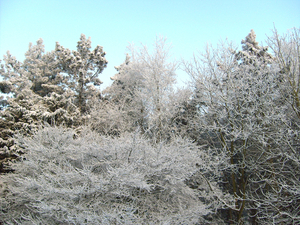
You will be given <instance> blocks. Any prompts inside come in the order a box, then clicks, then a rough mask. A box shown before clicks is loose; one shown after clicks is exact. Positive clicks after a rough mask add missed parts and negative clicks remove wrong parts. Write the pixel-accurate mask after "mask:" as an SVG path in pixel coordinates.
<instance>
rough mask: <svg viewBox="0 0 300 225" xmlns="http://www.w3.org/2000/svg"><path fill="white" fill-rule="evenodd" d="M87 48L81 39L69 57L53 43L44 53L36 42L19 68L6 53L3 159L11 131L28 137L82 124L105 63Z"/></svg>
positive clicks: (97, 51)
mask: <svg viewBox="0 0 300 225" xmlns="http://www.w3.org/2000/svg"><path fill="white" fill-rule="evenodd" d="M90 44H91V42H90V39H89V40H86V39H85V37H84V35H82V36H81V39H80V41H79V42H78V45H77V51H73V52H72V53H71V51H70V50H69V49H64V48H63V47H62V46H60V45H59V44H58V43H57V45H56V50H55V51H51V52H46V53H45V50H44V45H43V40H42V39H39V40H38V41H37V43H36V45H32V44H31V43H30V44H29V49H28V51H27V52H26V53H25V60H24V61H23V62H19V61H18V60H16V58H15V57H13V56H11V54H10V53H9V52H8V53H7V55H6V56H4V60H3V62H4V63H2V64H1V69H0V75H1V77H2V79H3V80H2V81H1V82H0V91H1V92H2V93H3V94H6V99H3V97H2V103H3V105H2V107H1V108H2V110H1V112H0V114H1V115H0V117H1V121H0V122H1V124H0V127H1V139H0V147H1V148H4V147H5V148H4V149H2V150H1V152H3V154H2V153H1V155H5V157H4V158H5V159H6V158H7V155H8V153H7V152H9V149H10V148H11V146H13V135H14V134H15V132H16V131H18V132H24V133H27V134H32V133H33V132H34V131H35V130H36V128H37V127H38V126H39V125H40V124H41V123H45V122H46V123H49V124H53V125H54V124H56V125H64V126H67V127H78V126H80V125H81V124H82V123H83V121H84V118H83V112H86V111H87V110H88V105H89V104H91V102H92V101H93V100H95V101H97V100H99V96H100V91H99V90H98V89H97V88H95V85H100V83H101V82H100V80H99V79H98V78H97V76H98V75H99V73H101V72H102V70H103V68H104V67H105V66H106V63H107V61H106V59H105V58H104V55H105V52H103V50H102V47H100V46H97V47H96V48H95V50H94V51H90V50H89V48H90ZM68 54H69V55H68ZM81 59H82V60H81ZM91 82H93V84H90V83H91ZM1 158H2V156H1Z"/></svg>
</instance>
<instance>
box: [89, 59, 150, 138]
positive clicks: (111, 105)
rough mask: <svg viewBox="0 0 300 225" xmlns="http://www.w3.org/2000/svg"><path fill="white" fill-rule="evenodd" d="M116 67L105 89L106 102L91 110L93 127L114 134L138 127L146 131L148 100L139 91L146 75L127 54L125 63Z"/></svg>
mask: <svg viewBox="0 0 300 225" xmlns="http://www.w3.org/2000/svg"><path fill="white" fill-rule="evenodd" d="M115 69H116V70H117V71H118V73H117V74H115V75H114V76H112V77H111V80H113V83H112V85H111V86H109V87H107V88H106V89H105V90H104V91H103V95H104V98H103V102H102V103H101V104H96V105H94V109H93V110H92V112H91V120H92V124H93V127H94V129H96V130H98V131H100V132H101V133H106V134H113V135H120V134H121V133H123V132H132V131H135V130H136V129H137V128H139V129H140V131H141V132H142V133H144V132H145V129H146V126H147V124H146V122H145V120H146V112H145V105H144V101H145V100H143V99H141V98H140V96H139V90H141V89H142V88H143V87H144V84H143V77H142V76H141V74H140V71H139V69H138V68H136V64H135V63H134V62H131V61H130V56H129V55H128V54H127V56H126V59H125V62H124V63H122V64H121V65H120V66H116V67H115Z"/></svg>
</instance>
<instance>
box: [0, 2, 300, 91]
mask: <svg viewBox="0 0 300 225" xmlns="http://www.w3.org/2000/svg"><path fill="white" fill-rule="evenodd" d="M274 25H275V27H276V29H277V30H278V32H279V33H280V34H283V33H285V32H287V30H288V29H290V28H293V27H297V28H299V27H300V0H251V1H248V0H239V1H237V0H151V1H150V0H126V1H125V0H105V1H102V0H72V1H70V0H0V59H3V55H5V54H6V52H7V51H8V50H9V51H10V53H11V54H12V55H13V56H15V57H16V58H17V59H18V60H20V61H23V60H24V58H25V56H24V54H25V52H26V51H27V50H28V45H29V43H30V42H31V43H33V44H35V43H36V41H37V40H38V39H39V38H42V39H43V41H44V45H45V50H46V51H52V50H54V48H55V43H56V42H59V43H60V44H61V45H62V46H64V47H65V48H69V49H71V50H76V45H77V41H79V38H80V35H81V34H82V33H83V34H85V35H86V36H87V37H91V40H92V48H95V47H96V46H97V45H100V46H103V48H104V51H106V53H107V55H106V59H107V60H108V66H107V68H106V69H105V70H104V71H103V73H102V74H101V75H100V77H99V78H100V79H101V81H103V82H104V83H103V85H102V88H101V89H104V88H105V87H107V86H108V85H110V84H111V80H110V77H111V76H113V75H114V74H115V73H116V70H115V69H114V66H118V65H120V64H121V63H123V62H124V60H125V56H126V53H128V50H127V46H128V45H129V44H130V43H131V44H132V43H133V44H135V45H136V46H140V45H141V44H144V45H147V46H148V47H149V48H150V49H151V46H152V45H153V44H154V42H155V39H156V37H157V36H159V35H161V36H163V37H166V38H167V40H168V43H169V44H171V45H172V49H171V54H172V57H173V59H174V60H175V59H176V60H181V59H184V60H189V59H191V57H192V56H193V53H196V52H197V51H202V50H203V49H204V47H205V46H206V44H207V43H210V44H212V45H216V44H217V43H218V42H219V41H220V40H225V39H226V38H228V40H230V41H233V42H235V43H236V44H240V42H241V40H242V39H244V38H245V37H246V36H247V35H248V33H249V32H250V30H251V29H253V30H254V31H255V33H256V36H257V41H258V42H259V43H263V42H264V40H266V37H267V36H271V35H272V29H273V28H274ZM266 35H267V36H266ZM187 78H188V77H187V75H186V74H185V73H183V72H182V71H178V85H184V82H185V81H186V80H187Z"/></svg>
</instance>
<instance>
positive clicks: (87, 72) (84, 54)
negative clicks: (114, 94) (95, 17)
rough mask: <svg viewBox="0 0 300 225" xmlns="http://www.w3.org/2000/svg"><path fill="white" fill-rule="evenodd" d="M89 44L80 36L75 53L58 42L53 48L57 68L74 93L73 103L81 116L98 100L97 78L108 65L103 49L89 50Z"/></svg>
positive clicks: (99, 82) (82, 35) (98, 81)
mask: <svg viewBox="0 0 300 225" xmlns="http://www.w3.org/2000/svg"><path fill="white" fill-rule="evenodd" d="M91 43H92V42H91V38H89V39H86V37H85V35H84V34H81V37H80V41H78V42H77V51H75V50H73V51H71V50H69V49H67V48H64V47H63V46H61V45H60V44H59V43H58V42H57V43H56V47H55V53H56V57H57V60H58V61H59V67H60V69H61V70H62V72H63V73H65V74H66V76H67V78H68V82H67V86H68V87H69V88H70V89H71V90H72V91H73V92H74V93H75V96H76V102H75V103H76V105H77V106H78V108H79V110H80V112H81V114H84V113H86V112H88V110H89V103H90V102H91V101H92V100H94V99H95V98H98V99H99V98H100V90H99V89H97V88H96V87H97V86H99V85H100V84H101V83H102V82H101V81H100V79H99V78H98V76H99V74H100V73H101V72H102V71H103V70H104V68H105V67H106V66H107V63H108V61H107V60H106V59H105V55H106V52H104V51H103V47H101V46H99V45H98V46H97V47H96V48H95V49H94V50H91Z"/></svg>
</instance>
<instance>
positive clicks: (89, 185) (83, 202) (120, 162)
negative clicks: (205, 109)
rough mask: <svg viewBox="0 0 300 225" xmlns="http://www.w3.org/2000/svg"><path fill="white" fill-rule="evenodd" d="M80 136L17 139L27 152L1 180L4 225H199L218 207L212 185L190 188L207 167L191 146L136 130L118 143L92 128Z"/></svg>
mask: <svg viewBox="0 0 300 225" xmlns="http://www.w3.org/2000/svg"><path fill="white" fill-rule="evenodd" d="M75 137H76V136H75V133H74V131H73V130H67V129H63V128H52V127H46V128H43V129H40V130H39V131H38V132H37V133H36V134H35V135H34V136H33V137H31V138H29V137H21V136H20V137H18V138H17V140H18V145H19V146H22V147H23V148H24V151H25V152H26V153H25V154H24V155H23V159H22V160H21V161H19V162H16V163H15V165H14V168H15V169H16V171H15V173H10V174H6V175H3V176H2V175H1V176H2V177H1V181H2V184H0V187H1V191H0V196H1V201H0V206H1V209H2V210H1V211H0V218H2V220H3V221H2V222H4V223H7V224H18V223H21V224H58V223H59V224H197V223H203V222H204V217H205V215H207V214H209V213H211V212H212V211H211V208H212V207H215V206H214V200H215V198H214V197H213V195H212V194H211V193H212V190H211V189H210V188H209V187H208V184H207V183H206V182H203V184H202V185H200V186H201V191H200V189H195V188H194V189H193V188H190V186H192V185H191V183H190V182H191V177H193V176H195V174H197V167H196V164H197V165H199V164H200V165H201V164H204V162H203V161H201V158H200V151H199V149H198V148H197V147H196V146H195V145H194V144H192V143H191V142H189V141H187V140H184V139H181V138H176V140H174V141H172V142H171V144H164V143H161V144H159V145H157V146H152V145H151V144H150V143H149V142H148V141H147V140H145V139H143V137H141V136H140V135H138V134H135V133H133V134H124V135H123V136H121V137H120V138H116V139H113V138H111V137H104V136H99V135H98V134H96V133H93V132H91V131H89V130H88V129H85V130H83V131H82V133H81V134H80V136H79V137H76V138H75ZM193 179H195V178H193ZM199 179H200V178H199ZM199 179H198V181H197V182H198V183H199ZM187 180H189V186H188V185H187V183H188V182H187ZM200 180H201V179H200ZM213 188H214V189H215V187H213ZM201 193H202V194H201ZM203 193H205V195H204V194H203ZM200 195H202V196H200ZM200 197H201V198H200ZM200 199H202V201H200Z"/></svg>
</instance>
